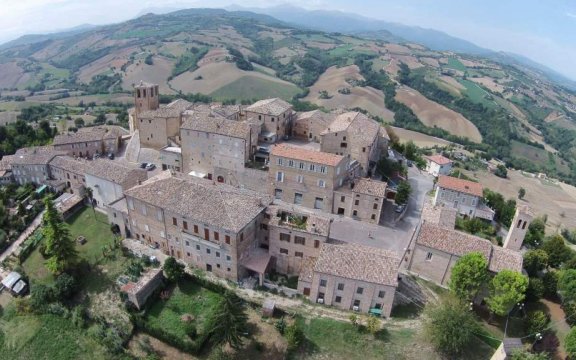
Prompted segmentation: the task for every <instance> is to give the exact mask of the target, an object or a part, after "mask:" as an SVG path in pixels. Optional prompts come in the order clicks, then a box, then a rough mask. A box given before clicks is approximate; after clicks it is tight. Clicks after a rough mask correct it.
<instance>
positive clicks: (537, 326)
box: [525, 310, 550, 334]
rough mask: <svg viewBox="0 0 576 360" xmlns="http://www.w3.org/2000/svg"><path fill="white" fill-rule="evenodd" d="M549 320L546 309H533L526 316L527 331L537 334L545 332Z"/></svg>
mask: <svg viewBox="0 0 576 360" xmlns="http://www.w3.org/2000/svg"><path fill="white" fill-rule="evenodd" d="M549 321H550V319H549V318H548V315H546V313H545V312H544V311H541V310H537V311H532V312H530V313H528V316H527V317H526V324H525V328H526V332H527V333H528V334H536V333H541V332H544V330H545V329H546V326H547V325H548V322H549Z"/></svg>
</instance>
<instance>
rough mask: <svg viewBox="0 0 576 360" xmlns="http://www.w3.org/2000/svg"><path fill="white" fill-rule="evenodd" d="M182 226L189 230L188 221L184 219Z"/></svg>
mask: <svg viewBox="0 0 576 360" xmlns="http://www.w3.org/2000/svg"><path fill="white" fill-rule="evenodd" d="M182 226H183V227H184V230H188V222H187V221H182Z"/></svg>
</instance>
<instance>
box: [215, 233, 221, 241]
mask: <svg viewBox="0 0 576 360" xmlns="http://www.w3.org/2000/svg"><path fill="white" fill-rule="evenodd" d="M214 240H216V241H220V234H219V233H218V232H216V231H214Z"/></svg>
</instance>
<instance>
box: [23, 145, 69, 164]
mask: <svg viewBox="0 0 576 360" xmlns="http://www.w3.org/2000/svg"><path fill="white" fill-rule="evenodd" d="M64 154H65V152H62V151H56V150H54V148H53V147H52V146H38V147H29V148H22V149H19V150H18V151H17V152H16V154H15V155H14V157H13V158H12V164H14V165H48V163H49V162H50V160H52V159H53V158H54V156H56V155H64Z"/></svg>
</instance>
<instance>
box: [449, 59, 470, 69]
mask: <svg viewBox="0 0 576 360" xmlns="http://www.w3.org/2000/svg"><path fill="white" fill-rule="evenodd" d="M446 66H447V67H449V68H452V69H454V70H460V71H466V70H467V68H466V66H464V64H462V63H461V62H460V60H458V59H456V58H453V57H451V58H448V64H447V65H446Z"/></svg>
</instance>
